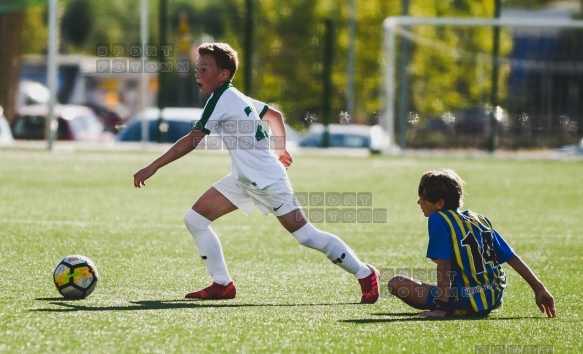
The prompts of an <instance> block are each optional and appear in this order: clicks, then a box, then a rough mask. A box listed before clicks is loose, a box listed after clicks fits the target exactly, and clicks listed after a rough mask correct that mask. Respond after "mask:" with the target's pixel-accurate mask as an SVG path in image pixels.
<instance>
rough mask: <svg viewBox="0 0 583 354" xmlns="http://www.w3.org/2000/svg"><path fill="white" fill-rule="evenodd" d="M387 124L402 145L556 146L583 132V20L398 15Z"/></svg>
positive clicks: (391, 23)
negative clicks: (582, 39)
mask: <svg viewBox="0 0 583 354" xmlns="http://www.w3.org/2000/svg"><path fill="white" fill-rule="evenodd" d="M384 33H385V49H384V50H385V56H384V59H385V63H384V65H385V86H384V95H385V110H384V113H383V118H382V124H383V126H384V127H385V129H387V131H388V132H390V133H391V132H392V133H393V134H392V135H393V136H392V140H391V141H392V143H393V145H398V146H400V147H401V148H481V149H490V150H494V149H496V148H503V149H520V148H540V147H558V146H562V145H567V144H573V143H575V142H577V141H578V140H579V139H581V136H582V135H583V45H582V43H583V42H582V41H581V38H583V21H576V20H571V19H568V18H564V19H557V18H529V17H526V18H506V17H501V18H497V19H496V18H443V17H441V18H434V17H431V18H427V17H426V18H424V17H390V18H387V19H386V20H385V22H384Z"/></svg>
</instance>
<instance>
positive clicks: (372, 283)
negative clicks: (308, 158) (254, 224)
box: [277, 208, 379, 303]
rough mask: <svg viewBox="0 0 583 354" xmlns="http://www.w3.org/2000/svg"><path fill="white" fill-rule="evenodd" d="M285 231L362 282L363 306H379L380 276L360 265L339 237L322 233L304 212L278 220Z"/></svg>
mask: <svg viewBox="0 0 583 354" xmlns="http://www.w3.org/2000/svg"><path fill="white" fill-rule="evenodd" d="M277 219H278V220H279V222H280V223H281V224H282V225H283V227H284V228H285V229H286V230H287V231H288V232H290V233H291V234H292V235H293V236H294V237H295V238H296V239H297V240H298V242H299V243H300V244H302V245H304V246H306V247H310V248H313V249H317V250H318V251H320V252H322V253H324V254H325V255H326V257H328V259H329V260H331V261H332V262H333V263H334V264H336V265H338V266H340V267H341V268H342V269H344V270H346V271H347V272H349V273H351V274H354V276H355V277H356V278H357V279H358V280H359V283H360V285H361V290H362V298H361V303H375V302H376V301H377V299H378V297H379V291H378V278H379V274H378V272H377V271H376V269H374V268H373V267H372V266H369V265H367V264H365V263H363V262H361V261H360V259H359V258H358V257H357V256H356V254H355V253H354V251H353V250H352V249H351V248H350V247H348V245H346V244H345V243H344V242H343V241H342V240H341V239H340V238H339V237H338V236H335V235H332V234H330V233H328V232H324V231H321V230H319V229H317V228H316V227H314V225H312V224H311V223H310V222H308V221H307V220H306V218H305V216H304V213H303V212H302V210H301V209H300V208H297V209H294V210H292V211H291V212H289V213H287V214H284V215H281V216H277Z"/></svg>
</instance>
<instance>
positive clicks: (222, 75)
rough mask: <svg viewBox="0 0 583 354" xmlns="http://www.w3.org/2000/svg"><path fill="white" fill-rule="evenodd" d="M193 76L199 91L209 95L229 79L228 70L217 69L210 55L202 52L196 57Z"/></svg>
mask: <svg viewBox="0 0 583 354" xmlns="http://www.w3.org/2000/svg"><path fill="white" fill-rule="evenodd" d="M195 77H196V83H197V84H198V88H199V89H200V92H201V93H203V94H205V95H210V94H211V93H213V92H214V91H215V90H216V89H218V88H219V87H221V86H222V85H223V84H224V83H225V82H227V81H229V70H226V69H219V68H218V66H217V63H216V61H215V58H213V56H212V55H210V54H202V55H199V56H198V58H197V59H196V75H195Z"/></svg>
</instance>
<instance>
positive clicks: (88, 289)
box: [53, 255, 99, 299]
mask: <svg viewBox="0 0 583 354" xmlns="http://www.w3.org/2000/svg"><path fill="white" fill-rule="evenodd" d="M53 279H54V281H55V285H56V286H57V290H58V291H59V293H61V295H63V296H64V297H65V298H67V299H84V298H86V297H87V296H89V294H91V293H92V292H93V290H95V286H96V285H97V280H98V279H99V275H98V274H97V268H96V267H95V264H94V263H93V261H92V260H90V259H89V258H87V257H85V256H81V255H74V256H67V257H65V258H63V260H62V261H61V262H59V264H57V267H56V268H55V272H54V273H53Z"/></svg>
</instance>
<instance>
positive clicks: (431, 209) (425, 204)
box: [417, 197, 445, 217]
mask: <svg viewBox="0 0 583 354" xmlns="http://www.w3.org/2000/svg"><path fill="white" fill-rule="evenodd" d="M417 204H419V206H420V207H421V210H422V211H423V215H425V217H428V216H429V215H431V214H433V213H435V212H436V211H441V210H442V209H443V207H444V204H445V202H444V201H443V199H440V200H439V201H438V202H437V203H433V202H430V201H429V200H426V199H423V198H421V197H419V199H418V200H417Z"/></svg>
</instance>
